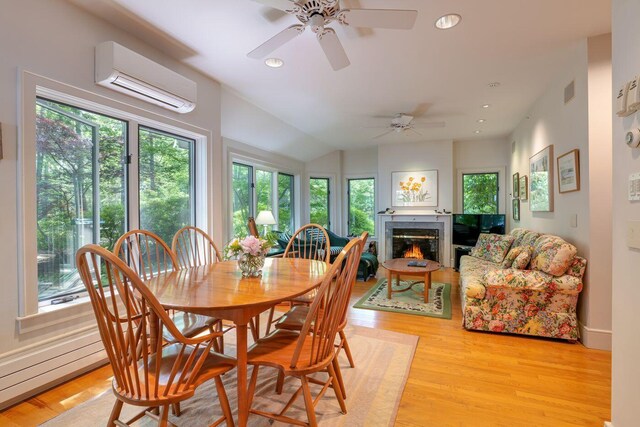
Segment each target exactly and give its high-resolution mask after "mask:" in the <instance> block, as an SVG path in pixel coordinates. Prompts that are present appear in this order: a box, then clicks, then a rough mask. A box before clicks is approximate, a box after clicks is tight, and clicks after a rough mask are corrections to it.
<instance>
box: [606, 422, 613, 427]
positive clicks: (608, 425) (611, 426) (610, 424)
mask: <svg viewBox="0 0 640 427" xmlns="http://www.w3.org/2000/svg"><path fill="white" fill-rule="evenodd" d="M604 427H613V423H612V422H611V421H605V422H604Z"/></svg>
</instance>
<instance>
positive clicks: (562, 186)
mask: <svg viewBox="0 0 640 427" xmlns="http://www.w3.org/2000/svg"><path fill="white" fill-rule="evenodd" d="M558 190H559V191H560V192H561V193H569V192H571V191H579V190H580V152H579V151H578V150H577V149H575V150H571V151H569V152H568V153H565V154H563V155H562V156H558Z"/></svg>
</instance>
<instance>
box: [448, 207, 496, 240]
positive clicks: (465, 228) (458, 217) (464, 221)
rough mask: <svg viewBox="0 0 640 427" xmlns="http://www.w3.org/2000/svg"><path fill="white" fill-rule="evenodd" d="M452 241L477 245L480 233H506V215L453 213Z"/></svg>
mask: <svg viewBox="0 0 640 427" xmlns="http://www.w3.org/2000/svg"><path fill="white" fill-rule="evenodd" d="M452 217H453V218H452V220H453V221H452V227H453V232H452V239H451V241H452V243H453V244H454V245H461V246H475V245H476V242H477V241H478V236H479V235H480V233H493V234H504V232H505V220H506V218H505V215H502V214H500V215H490V214H453V215H452Z"/></svg>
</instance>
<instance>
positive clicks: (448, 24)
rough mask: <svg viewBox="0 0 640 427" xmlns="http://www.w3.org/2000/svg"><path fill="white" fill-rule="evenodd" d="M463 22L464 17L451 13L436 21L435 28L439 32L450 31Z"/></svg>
mask: <svg viewBox="0 0 640 427" xmlns="http://www.w3.org/2000/svg"><path fill="white" fill-rule="evenodd" d="M461 20H462V16H460V15H458V14H457V13H449V14H447V15H443V16H441V17H440V18H438V19H437V20H436V23H435V26H436V28H437V29H439V30H448V29H451V28H453V27H455V26H456V25H458V24H459V23H460V21H461Z"/></svg>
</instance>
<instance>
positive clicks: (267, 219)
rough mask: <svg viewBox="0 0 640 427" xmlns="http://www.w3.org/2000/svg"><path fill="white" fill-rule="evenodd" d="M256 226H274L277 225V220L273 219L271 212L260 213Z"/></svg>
mask: <svg viewBox="0 0 640 427" xmlns="http://www.w3.org/2000/svg"><path fill="white" fill-rule="evenodd" d="M256 224H258V225H274V224H276V219H275V218H274V217H273V214H272V213H271V211H260V213H259V214H258V217H257V218H256Z"/></svg>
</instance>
